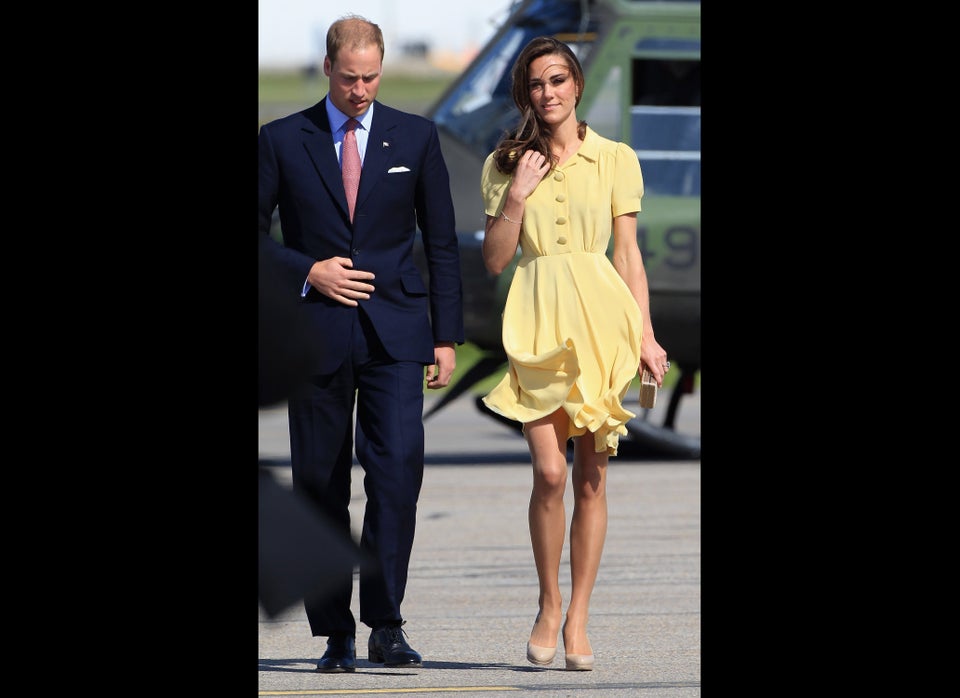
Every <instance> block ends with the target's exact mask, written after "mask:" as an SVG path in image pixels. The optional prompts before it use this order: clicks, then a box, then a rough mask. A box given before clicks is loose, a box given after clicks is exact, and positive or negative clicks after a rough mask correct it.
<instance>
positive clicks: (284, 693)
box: [257, 686, 520, 696]
mask: <svg viewBox="0 0 960 698" xmlns="http://www.w3.org/2000/svg"><path fill="white" fill-rule="evenodd" d="M519 690H520V689H519V688H517V687H516V686H453V687H451V688H352V689H347V690H344V689H342V688H341V689H336V690H329V691H328V690H316V691H260V692H259V693H257V695H260V696H339V695H343V694H345V693H352V694H356V695H361V694H367V693H461V692H463V691H519Z"/></svg>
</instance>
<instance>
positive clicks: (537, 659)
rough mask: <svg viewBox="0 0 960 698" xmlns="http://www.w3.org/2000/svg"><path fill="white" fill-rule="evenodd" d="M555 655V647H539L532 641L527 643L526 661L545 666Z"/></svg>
mask: <svg viewBox="0 0 960 698" xmlns="http://www.w3.org/2000/svg"><path fill="white" fill-rule="evenodd" d="M556 656H557V648H556V647H541V646H540V645H534V644H533V643H530V642H528V643H527V661H528V662H530V663H531V664H537V665H538V666H547V665H548V664H551V663H552V662H553V658H554V657H556Z"/></svg>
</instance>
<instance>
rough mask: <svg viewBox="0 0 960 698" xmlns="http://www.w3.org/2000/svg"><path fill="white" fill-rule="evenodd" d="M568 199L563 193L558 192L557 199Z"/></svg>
mask: <svg viewBox="0 0 960 698" xmlns="http://www.w3.org/2000/svg"><path fill="white" fill-rule="evenodd" d="M566 200H567V197H565V196H564V195H563V194H557V201H561V202H562V201H566Z"/></svg>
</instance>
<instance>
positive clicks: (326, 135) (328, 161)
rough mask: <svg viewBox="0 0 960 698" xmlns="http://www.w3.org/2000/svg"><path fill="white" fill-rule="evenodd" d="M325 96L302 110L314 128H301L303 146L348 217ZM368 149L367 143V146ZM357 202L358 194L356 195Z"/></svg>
mask: <svg viewBox="0 0 960 698" xmlns="http://www.w3.org/2000/svg"><path fill="white" fill-rule="evenodd" d="M326 100H327V98H326V97H324V98H323V99H322V100H320V102H319V103H318V104H315V105H314V106H312V107H310V108H309V109H307V110H306V111H305V112H304V116H305V117H306V118H307V120H308V121H309V122H310V123H312V124H313V126H314V127H315V128H314V129H306V128H305V129H304V130H303V146H304V148H306V149H307V153H308V154H309V156H310V159H311V160H313V164H314V167H316V168H317V173H318V174H319V175H320V179H322V180H323V183H324V185H325V186H326V188H327V190H328V191H329V192H330V194H331V196H333V197H334V199H336V201H337V204H339V206H340V208H341V209H343V214H344V216H345V217H346V218H347V220H349V219H350V213H349V209H348V208H347V194H346V192H344V190H343V177H342V176H341V174H340V163H339V162H338V161H337V150H336V148H334V146H333V132H332V131H331V130H330V121H329V119H327V105H326ZM367 148H368V150H369V145H368V146H367ZM360 187H361V191H362V189H363V176H362V175H361V178H360ZM357 200H358V202H359V196H358V197H357Z"/></svg>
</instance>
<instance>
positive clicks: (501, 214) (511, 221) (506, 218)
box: [500, 211, 522, 223]
mask: <svg viewBox="0 0 960 698" xmlns="http://www.w3.org/2000/svg"><path fill="white" fill-rule="evenodd" d="M500 216H501V217H502V218H503V220H505V221H507V222H508V223H521V222H522V221H515V220H513V219H512V218H510V216H508V215H507V214H506V213H504V212H503V211H501V212H500Z"/></svg>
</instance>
